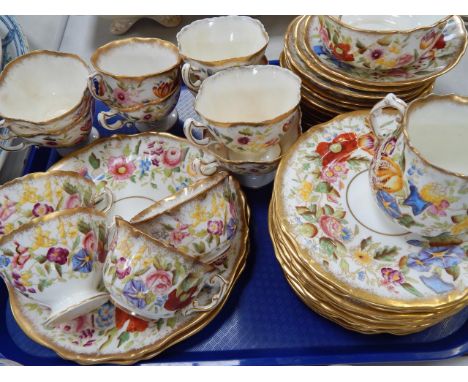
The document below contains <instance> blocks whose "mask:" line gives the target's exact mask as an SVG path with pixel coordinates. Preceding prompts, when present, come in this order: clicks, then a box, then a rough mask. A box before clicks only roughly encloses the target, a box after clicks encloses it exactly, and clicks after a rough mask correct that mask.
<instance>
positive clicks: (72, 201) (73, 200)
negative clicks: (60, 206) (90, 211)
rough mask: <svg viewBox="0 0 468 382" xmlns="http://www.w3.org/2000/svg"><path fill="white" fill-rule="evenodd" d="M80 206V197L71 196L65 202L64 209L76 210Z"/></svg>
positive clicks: (76, 195) (77, 195)
mask: <svg viewBox="0 0 468 382" xmlns="http://www.w3.org/2000/svg"><path fill="white" fill-rule="evenodd" d="M80 206H81V197H80V195H79V194H72V195H70V196H69V197H68V199H67V200H66V201H65V208H78V207H80Z"/></svg>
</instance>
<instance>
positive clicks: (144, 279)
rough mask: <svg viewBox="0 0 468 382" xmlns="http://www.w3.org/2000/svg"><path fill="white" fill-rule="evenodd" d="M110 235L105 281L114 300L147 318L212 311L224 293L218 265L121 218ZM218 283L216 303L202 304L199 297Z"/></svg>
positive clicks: (213, 296) (213, 301)
mask: <svg viewBox="0 0 468 382" xmlns="http://www.w3.org/2000/svg"><path fill="white" fill-rule="evenodd" d="M111 230H112V233H111V234H110V235H109V238H110V239H109V254H108V256H107V259H106V263H105V266H104V272H103V278H104V284H105V286H106V288H107V290H108V291H109V293H110V296H111V300H112V301H113V303H114V304H115V305H116V306H118V307H119V308H121V309H122V310H124V311H126V312H127V313H129V314H132V315H134V316H137V317H140V318H142V319H146V320H158V319H160V318H169V317H173V316H174V315H175V314H176V313H177V312H180V311H183V313H184V314H186V315H188V314H191V313H193V312H196V311H207V310H211V309H213V308H214V307H215V306H216V305H217V304H218V303H219V301H220V298H221V297H222V295H224V293H225V285H226V284H225V281H224V280H223V279H222V278H221V277H219V276H218V275H216V273H214V272H213V271H214V268H213V267H211V266H209V265H205V264H202V263H200V262H198V261H196V260H195V259H193V258H191V257H189V256H187V255H185V254H184V253H182V252H179V251H177V250H176V249H175V248H172V247H170V246H168V245H166V244H164V243H162V242H160V241H158V240H156V239H154V238H152V237H151V236H148V235H147V234H145V233H143V232H141V231H139V230H138V229H136V228H134V227H133V226H132V225H131V224H130V223H128V222H126V221H125V220H123V219H122V218H120V217H116V218H115V224H114V226H113V227H112V228H111ZM211 283H214V284H216V283H218V287H219V289H218V292H217V293H213V294H212V296H211V301H210V302H209V303H208V304H207V305H205V306H203V307H198V306H197V305H198V304H197V299H196V296H197V295H198V293H199V292H200V290H201V289H202V288H203V287H204V286H205V285H207V284H211Z"/></svg>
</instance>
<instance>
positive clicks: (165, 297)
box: [154, 294, 167, 307]
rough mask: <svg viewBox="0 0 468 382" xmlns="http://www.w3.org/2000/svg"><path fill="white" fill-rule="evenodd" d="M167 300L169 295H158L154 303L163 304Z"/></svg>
mask: <svg viewBox="0 0 468 382" xmlns="http://www.w3.org/2000/svg"><path fill="white" fill-rule="evenodd" d="M166 301H167V295H166V294H165V295H162V296H157V297H156V300H155V301H154V305H156V306H160V307H161V306H163V305H164V304H165V303H166Z"/></svg>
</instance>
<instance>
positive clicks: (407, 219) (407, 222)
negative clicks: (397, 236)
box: [398, 214, 419, 228]
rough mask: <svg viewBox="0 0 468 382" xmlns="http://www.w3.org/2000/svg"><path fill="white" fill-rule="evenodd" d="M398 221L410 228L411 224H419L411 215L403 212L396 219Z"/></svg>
mask: <svg viewBox="0 0 468 382" xmlns="http://www.w3.org/2000/svg"><path fill="white" fill-rule="evenodd" d="M398 222H399V223H400V224H401V225H404V226H405V227H406V228H410V227H411V226H413V225H419V224H417V223H416V222H415V221H414V219H413V217H412V216H411V215H408V214H404V215H402V216H401V217H400V218H399V219H398Z"/></svg>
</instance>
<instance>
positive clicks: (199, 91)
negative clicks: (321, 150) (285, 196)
mask: <svg viewBox="0 0 468 382" xmlns="http://www.w3.org/2000/svg"><path fill="white" fill-rule="evenodd" d="M177 40H178V44H179V49H180V52H181V55H182V57H183V59H184V61H185V63H184V66H183V68H182V78H183V80H184V82H185V84H186V85H187V87H188V88H189V89H190V90H191V91H192V93H194V94H196V99H195V105H194V108H195V111H196V113H197V114H198V116H199V120H198V121H196V120H194V119H191V118H189V119H188V120H186V121H185V125H184V132H185V135H186V137H187V138H188V139H189V140H190V141H191V142H192V143H194V144H197V145H199V146H203V147H205V148H206V149H208V150H209V151H210V152H211V153H212V154H213V155H214V156H215V157H216V158H217V160H218V162H219V163H220V165H221V166H222V167H224V168H226V169H227V170H229V171H231V172H233V173H234V174H236V175H237V176H238V178H239V180H240V182H241V183H242V184H243V185H245V186H248V187H254V188H256V187H261V186H263V185H265V184H267V183H269V182H271V181H272V180H273V177H274V174H275V169H276V167H277V166H278V163H279V161H280V159H281V155H282V153H283V152H285V151H286V150H287V149H288V148H289V146H290V145H291V144H292V143H293V142H294V141H295V140H296V139H297V137H298V136H299V135H300V134H301V127H300V125H301V112H300V109H299V102H300V86H301V81H300V79H299V77H297V76H296V75H294V74H293V73H292V72H290V71H289V70H285V69H282V68H279V67H275V66H270V65H261V64H262V63H263V64H266V59H265V58H264V53H265V49H266V46H267V44H268V35H267V34H266V32H265V29H264V27H263V25H262V24H261V23H260V22H259V21H258V20H255V19H252V18H250V17H246V16H226V17H216V18H211V19H203V20H198V21H195V22H194V23H192V24H190V25H188V26H186V27H184V28H183V29H182V30H181V31H180V32H179V33H178V35H177Z"/></svg>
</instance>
